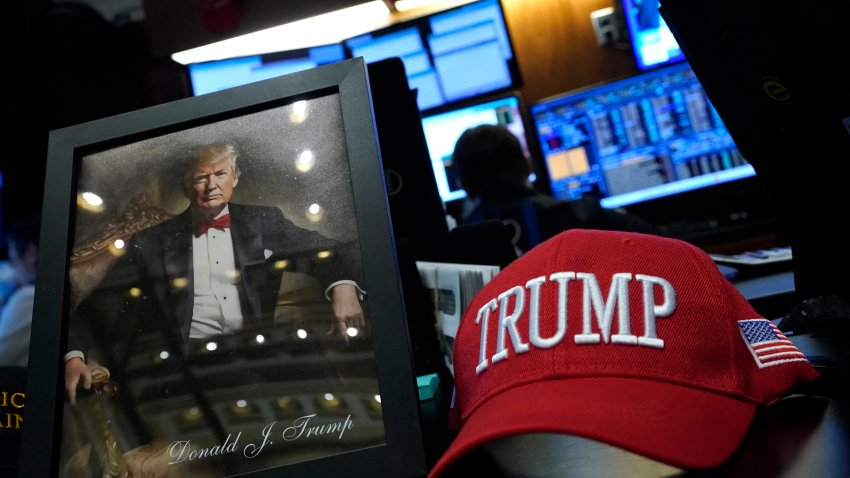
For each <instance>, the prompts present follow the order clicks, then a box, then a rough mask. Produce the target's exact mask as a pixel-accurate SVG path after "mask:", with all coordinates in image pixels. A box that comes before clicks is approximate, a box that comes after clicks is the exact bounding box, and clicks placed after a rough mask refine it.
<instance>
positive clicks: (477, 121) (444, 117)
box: [422, 94, 529, 203]
mask: <svg viewBox="0 0 850 478" xmlns="http://www.w3.org/2000/svg"><path fill="white" fill-rule="evenodd" d="M520 105H521V102H520V98H519V96H518V95H516V94H510V95H508V96H503V97H500V98H496V99H492V98H491V99H489V100H484V101H481V102H478V103H474V104H471V105H466V106H462V107H459V108H457V109H454V110H451V111H446V112H443V113H439V114H434V115H430V116H426V117H424V118H423V119H422V127H423V129H424V130H425V140H426V141H427V143H428V154H429V155H430V156H431V166H432V168H433V170H434V177H435V178H436V180H437V189H438V190H439V192H440V198H442V200H443V202H446V203H447V202H450V201H456V200H459V199H463V198H465V197H466V191H464V190H463V188H462V187H461V185H460V182H459V180H458V175H457V168H456V167H455V165H454V163H453V162H452V154H453V153H454V148H455V143H457V140H458V138H460V135H461V134H463V132H464V131H466V130H467V129H469V128H472V127H474V126H478V125H482V124H491V125H499V126H504V127H505V128H506V129H507V130H508V131H510V132H511V133H513V134H514V136H516V137H517V139H518V140H519V142H520V144H521V145H522V148H523V151H524V152H525V155H526V157H529V153H528V142H527V140H526V135H525V126H524V124H523V119H522V109H521V106H520Z"/></svg>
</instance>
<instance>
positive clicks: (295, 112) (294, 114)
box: [289, 100, 307, 124]
mask: <svg viewBox="0 0 850 478" xmlns="http://www.w3.org/2000/svg"><path fill="white" fill-rule="evenodd" d="M305 119H307V102H306V101H304V100H301V101H296V102H295V103H292V111H291V112H290V113H289V121H292V122H293V123H295V124H300V123H303V122H304V120H305Z"/></svg>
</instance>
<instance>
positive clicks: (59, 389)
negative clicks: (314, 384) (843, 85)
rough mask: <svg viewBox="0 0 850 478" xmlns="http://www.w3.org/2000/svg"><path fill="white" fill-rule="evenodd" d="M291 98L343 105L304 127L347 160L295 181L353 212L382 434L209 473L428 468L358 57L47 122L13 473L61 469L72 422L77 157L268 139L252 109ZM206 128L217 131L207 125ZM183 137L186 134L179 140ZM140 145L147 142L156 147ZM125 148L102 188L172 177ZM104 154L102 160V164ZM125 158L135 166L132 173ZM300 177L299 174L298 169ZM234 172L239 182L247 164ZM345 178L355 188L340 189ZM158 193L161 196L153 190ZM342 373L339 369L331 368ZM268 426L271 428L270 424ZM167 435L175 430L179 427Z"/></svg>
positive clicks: (79, 214) (341, 348)
mask: <svg viewBox="0 0 850 478" xmlns="http://www.w3.org/2000/svg"><path fill="white" fill-rule="evenodd" d="M333 99H335V100H333ZM298 101H306V104H307V105H308V106H310V105H311V104H316V105H318V106H322V105H324V104H333V103H335V102H336V103H338V105H339V107H338V108H339V110H338V114H337V115H336V118H335V119H334V118H331V119H327V120H325V124H327V125H330V126H329V127H330V128H331V131H330V133H331V134H328V131H326V130H322V129H321V128H319V131H317V130H316V128H309V130H310V131H311V133H310V134H312V135H318V136H317V138H318V141H319V142H321V143H322V144H324V143H326V142H331V141H332V139H328V138H336V141H337V143H336V144H337V145H338V146H340V147H339V148H331V151H330V152H329V153H328V155H330V156H333V157H335V158H342V159H337V161H342V162H343V166H344V167H343V168H342V170H343V176H342V177H343V179H342V180H340V181H339V182H338V183H337V184H335V185H334V184H331V186H330V187H329V189H327V190H324V189H321V187H320V186H317V184H322V183H328V182H331V183H333V181H334V177H323V178H321V180H317V181H316V182H314V183H311V184H310V185H307V186H306V189H304V188H305V186H304V185H301V187H302V189H301V190H300V191H302V193H303V191H308V190H310V191H311V192H312V193H316V194H319V196H320V197H324V196H322V194H325V195H326V196H333V197H325V199H327V200H328V201H330V202H333V200H335V203H333V204H332V206H333V207H330V208H326V210H327V211H329V215H331V216H333V212H334V211H338V210H339V209H340V208H341V209H342V210H343V212H346V211H347V212H350V213H351V214H352V217H353V224H354V227H353V230H351V229H348V228H346V227H344V226H343V227H342V228H343V229H345V231H344V232H347V233H348V234H349V235H352V236H353V242H354V243H355V244H356V245H358V246H359V248H358V249H357V250H359V253H360V258H359V261H360V264H359V265H360V270H361V271H362V276H361V277H360V280H361V281H362V282H363V284H362V285H361V286H362V288H363V289H365V291H366V294H367V297H366V299H365V302H366V305H365V306H364V308H365V309H367V314H366V315H367V327H366V329H368V330H369V334H368V338H369V341H367V342H366V345H365V346H361V348H360V349H358V350H361V351H363V350H365V351H367V352H368V351H369V350H371V352H372V353H373V354H374V355H373V356H374V380H375V382H376V383H377V386H378V390H379V396H380V397H379V398H380V399H379V400H378V397H377V396H376V397H375V400H376V401H378V403H379V405H380V406H379V408H378V409H379V410H380V420H381V421H382V422H383V438H382V439H380V437H379V438H378V439H377V443H375V442H374V441H375V440H372V441H369V440H367V441H365V442H364V443H363V444H362V445H360V444H357V443H355V444H353V445H352V446H350V447H349V448H350V449H345V450H339V449H337V448H333V447H331V450H332V451H329V452H327V454H326V455H323V454H321V453H320V454H319V455H318V456H312V457H310V458H307V459H303V460H302V459H293V460H289V459H287V460H289V461H287V460H282V464H280V465H274V464H272V465H264V466H261V467H260V468H258V469H252V468H251V466H247V467H243V466H236V467H234V468H233V469H232V470H231V471H227V469H224V470H222V471H221V473H222V474H221V475H216V474H215V473H213V475H214V476H235V475H239V476H250V477H266V476H280V474H281V472H283V473H285V474H286V476H394V477H405V476H422V475H424V474H425V472H426V465H425V458H424V450H423V444H422V435H421V431H420V418H419V406H418V396H417V391H416V380H415V377H414V373H413V365H412V359H411V349H410V341H409V335H408V331H407V324H406V321H405V314H404V307H403V299H402V293H401V287H400V281H399V271H398V269H397V263H396V258H395V252H394V251H395V249H394V244H393V236H392V232H391V228H390V223H389V219H388V217H389V212H388V205H387V199H386V194H385V187H384V183H383V176H382V168H381V161H380V153H379V149H378V146H377V142H376V133H375V125H374V119H373V116H372V108H371V102H370V95H369V88H368V79H367V73H366V69H365V66H364V64H363V61H362V59H359V58H358V59H352V60H345V61H343V62H339V63H335V64H330V65H325V66H321V67H318V68H315V69H311V70H307V71H302V72H298V73H293V74H290V75H286V76H282V77H278V78H274V79H270V80H266V81H262V82H258V83H253V84H249V85H245V86H241V87H238V88H234V89H229V90H224V91H220V92H216V93H212V94H208V95H202V96H197V97H192V98H187V99H184V100H179V101H175V102H172V103H167V104H163V105H158V106H154V107H151V108H147V109H144V110H139V111H134V112H130V113H126V114H122V115H118V116H114V117H110V118H105V119H101V120H96V121H92V122H89V123H85V124H80V125H76V126H71V127H67V128H64V129H60V130H56V131H53V132H51V134H50V139H49V148H48V161H47V174H46V185H47V186H46V189H45V195H44V210H43V223H42V224H43V225H42V237H41V255H40V260H39V269H38V282H37V284H36V303H35V308H34V316H33V325H32V342H31V350H30V361H29V377H30V379H29V383H28V388H27V405H26V414H25V422H24V423H25V426H24V431H23V443H22V444H23V446H22V449H23V451H22V453H21V460H20V468H19V470H20V471H19V472H20V476H29V477H54V476H61V475H62V473H63V471H62V470H61V469H60V448H61V443H62V441H63V434H64V433H66V431H65V430H66V428H67V427H66V425H65V421H66V420H67V419H69V413H70V412H69V411H68V410H70V409H69V405H68V403H67V402H68V400H67V398H66V393H65V390H64V378H63V375H64V365H63V363H64V359H63V357H64V354H65V353H66V352H67V350H68V347H69V344H68V341H69V337H68V336H69V327H70V325H69V324H70V315H71V313H70V309H71V307H72V305H73V303H74V302H73V300H74V299H73V297H72V296H73V295H74V294H73V290H72V289H73V288H72V287H71V283H70V282H71V280H70V279H69V276H70V267H71V266H70V264H71V261H72V254H73V253H74V252H75V249H74V247H75V245H79V243H80V237H78V236H79V235H80V234H81V231H82V228H83V227H84V226H85V224H84V223H85V218H86V217H89V216H91V215H92V213H90V212H85V211H82V210H81V209H80V207H81V206H79V205H78V202H79V196H80V194H81V191H82V189H81V188H82V187H83V186H82V184H83V183H84V182H85V181H86V179H87V177H88V178H90V177H94V176H93V173H90V171H89V170H88V169H86V168H87V167H88V166H86V168H84V167H83V163H84V158H95V157H97V158H101V156H98V155H103V154H106V156H103V157H108V156H109V154H110V152H115V151H124V149H122V148H128V147H131V146H134V145H145V146H150V145H151V144H153V145H154V146H156V145H162V144H165V146H166V147H171V146H173V148H174V151H178V150H179V147H181V146H188V145H190V144H192V143H193V142H195V143H197V141H198V140H199V139H200V138H201V137H209V136H216V140H219V139H221V138H219V136H228V135H230V136H237V137H238V138H237V142H239V141H242V143H243V144H244V143H248V144H251V139H252V138H254V139H257V141H258V142H260V139H259V138H262V139H263V140H265V139H266V138H267V133H269V132H270V131H271V130H269V129H268V127H269V126H268V124H267V123H268V122H266V121H257V119H258V118H259V119H264V118H267V116H268V115H271V116H275V115H280V114H283V112H284V111H288V112H290V113H291V112H292V108H293V105H294V104H295V103H296V102H298ZM324 101H328V103H323V102H324ZM315 102H318V103H315ZM256 115H259V116H256ZM328 115H329V117H333V116H334V114H328ZM293 121H295V120H293ZM213 125H215V126H213ZM222 125H224V126H222ZM228 125H230V126H228ZM210 128H217V129H215V130H214V131H211V130H210ZM205 131H206V133H205ZM199 132H200V133H199ZM223 132H224V133H227V134H222V133H223ZM210 133H213V134H210ZM286 133H287V134H283V132H278V134H276V135H271V136H275V137H276V138H277V139H275V141H277V143H275V144H285V143H286V142H287V141H289V142H292V141H293V140H297V139H298V137H297V135H296V136H295V138H294V139H293V136H292V135H291V134H290V133H291V131H287V132H286ZM240 135H241V136H240ZM161 138H166V139H167V141H164V140H162V139H161ZM322 138H324V139H322ZM157 141H159V143H157ZM181 142H185V143H186V144H185V145H181V144H178V143H181ZM137 149H139V150H146V151H147V150H151V149H155V148H147V147H146V148H137ZM121 154H123V157H125V158H130V157H131V156H133V157H132V159H124V160H123V161H125V162H124V163H122V164H121V165H120V166H116V167H112V168H111V169H110V168H106V169H105V170H104V171H105V172H100V173H98V174H100V176H98V178H99V179H98V181H100V184H102V185H103V186H104V187H106V186H109V187H111V188H112V189H114V190H117V191H118V192H119V193H120V192H121V191H127V190H128V189H132V187H133V181H132V180H133V179H134V178H136V179H138V180H140V181H143V180H144V178H145V177H150V174H151V173H150V171H146V170H151V169H152V170H153V171H154V172H153V173H152V174H153V177H156V178H159V179H161V180H162V181H166V180H170V179H171V176H173V175H174V171H173V170H172V169H170V168H171V163H170V162H167V163H165V164H168V166H159V165H158V164H159V163H156V164H154V163H153V162H152V160H150V161H151V163H150V164H145V157H144V156H143V155H142V156H134V155H131V154H129V153H127V152H126V151H124V152H123V153H120V154H119V156H120V155H121ZM175 155H176V153H175ZM256 155H257V153H255V156H256ZM244 156H245V155H243V156H240V161H248V162H246V163H244V164H243V165H242V168H243V170H244V169H249V166H250V165H251V162H250V159H248V160H246V159H242V158H244ZM85 161H89V159H85ZM100 161H101V162H99V163H97V164H108V162H106V163H103V160H100ZM86 164H88V163H86ZM116 164H117V163H116ZM128 168H129V169H131V170H132V171H133V172H132V173H127V171H126V170H127V169H128ZM133 168H136V169H133ZM158 168H162V169H158ZM110 171H111V172H110ZM115 171H121V173H120V174H118V173H115ZM346 173H347V176H346ZM116 174H117V175H116ZM145 174H148V176H144V175H145ZM274 177H275V174H274V173H273V172H270V171H269V170H262V171H261V172H255V173H254V175H253V176H251V178H252V180H258V181H266V182H265V183H263V184H266V186H265V188H266V189H265V190H263V187H260V186H258V187H255V188H254V189H255V190H259V191H260V193H261V194H258V197H259V196H275V194H276V193H277V192H278V191H283V190H285V187H283V186H280V187H278V185H277V184H278V183H269V182H267V181H269V180H272V181H273V180H274ZM280 179H284V178H280ZM289 179H290V181H282V182H284V183H287V182H288V183H292V182H293V181H292V179H293V178H289ZM295 180H296V181H295V182H296V183H297V180H298V178H295ZM241 181H242V182H244V181H246V174H245V172H243V173H242V178H241ZM270 184H272V185H273V186H269V185H270ZM311 185H312V186H311ZM349 187H350V191H351V193H350V197H348V196H346V195H345V194H342V195H341V196H339V195H337V193H339V191H345V190H346V189H347V188H349ZM316 191H318V192H316ZM329 192H333V193H334V194H333V195H331V194H330V193H329ZM296 193H297V192H296ZM303 194H307V193H303ZM163 197H165V198H167V197H169V196H168V194H166V193H162V194H161V197H160V198H159V199H158V200H159V201H164V199H163ZM234 197H235V196H234ZM346 198H348V200H346ZM153 202H154V203H156V202H157V199H154V201H153ZM338 215H339V214H338ZM84 216H85V217H84ZM287 217H289V215H288V216H287ZM99 230H101V231H102V230H105V229H99ZM320 232H321V231H320ZM364 335H365V334H364ZM322 340H324V341H325V342H326V341H327V340H330V339H327V338H325V339H322ZM364 340H365V339H364ZM258 341H259V339H258ZM356 343H357V340H356V339H352V343H350V344H348V345H345V344H344V343H343V342H342V340H341V339H340V340H339V341H338V343H336V344H332V345H330V346H329V347H330V349H331V350H332V352H333V353H331V354H329V355H333V356H335V357H336V356H340V355H343V356H344V354H345V353H346V352H347V351H348V350H350V349H351V348H352V347H355V348H356ZM323 350H325V349H323ZM341 368H342V369H345V367H341ZM337 373H338V374H344V373H345V372H344V370H343V372H339V369H337ZM163 380H165V379H164V378H163ZM128 388H129V387H128ZM81 393H82V392H81ZM350 416H351V415H349V417H350ZM340 420H341V419H340ZM274 431H275V433H278V429H277V428H275V429H274ZM261 438H262V437H256V438H255V439H254V440H253V441H257V442H258V443H259V440H260V439H261ZM174 439H175V440H179V439H180V437H174ZM243 440H245V441H243V443H241V444H239V447H240V448H241V447H242V446H243V445H245V444H247V443H251V440H249V439H247V437H243ZM232 442H233V441H232V440H231V444H232ZM222 445H223V444H222ZM223 448H224V446H222V447H221V449H223ZM320 448H321V447H320ZM124 449H125V451H126V448H124ZM229 459H232V460H239V459H244V458H241V455H233V456H232V457H222V458H221V460H225V461H226V460H229ZM290 461H291V462H290ZM219 463H220V462H219ZM284 469H285V471H284ZM216 473H217V472H216Z"/></svg>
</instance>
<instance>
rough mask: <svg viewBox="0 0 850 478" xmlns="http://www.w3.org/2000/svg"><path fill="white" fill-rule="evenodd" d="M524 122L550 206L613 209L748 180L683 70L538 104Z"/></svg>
mask: <svg viewBox="0 0 850 478" xmlns="http://www.w3.org/2000/svg"><path fill="white" fill-rule="evenodd" d="M531 120H532V122H533V124H534V130H535V133H536V135H537V138H538V144H539V147H540V152H541V158H542V159H543V162H544V163H545V165H546V170H547V172H548V176H549V183H550V187H551V192H552V196H554V197H555V198H557V199H562V200H571V199H577V198H580V197H582V196H583V195H585V194H596V195H598V196H599V197H601V204H602V206H603V207H607V208H615V207H621V206H628V205H631V204H636V203H640V202H643V201H648V200H651V199H657V198H662V197H665V196H671V195H674V194H680V193H684V192H687V191H692V190H695V189H700V188H705V187H708V186H713V185H717V184H720V183H725V182H730V181H734V180H737V179H742V178H746V177H750V176H754V175H755V171H754V170H753V167H752V166H751V165H750V164H749V163H748V162H747V161H746V160H745V159H744V157H743V156H742V155H741V153H740V152H739V151H738V148H737V146H736V145H735V142H734V141H733V140H732V136H731V135H730V134H729V132H728V131H727V129H726V127H725V126H724V125H723V122H722V121H721V120H720V116H719V115H718V114H717V111H716V110H715V109H714V107H713V106H712V105H711V103H710V102H709V100H708V97H707V96H706V93H705V91H704V90H703V88H702V86H701V85H700V82H699V81H698V80H697V77H696V75H695V74H694V72H693V70H691V68H690V66H689V65H688V64H687V63H680V64H676V65H671V66H667V67H664V68H660V69H656V70H653V71H650V72H647V73H643V74H640V75H637V76H633V77H630V78H626V79H623V80H619V81H614V82H610V83H606V84H602V85H597V86H593V87H590V88H587V89H584V90H581V91H577V92H573V93H568V94H566V95H563V96H558V97H554V98H549V99H544V100H542V101H540V102H538V103H537V104H534V105H532V107H531Z"/></svg>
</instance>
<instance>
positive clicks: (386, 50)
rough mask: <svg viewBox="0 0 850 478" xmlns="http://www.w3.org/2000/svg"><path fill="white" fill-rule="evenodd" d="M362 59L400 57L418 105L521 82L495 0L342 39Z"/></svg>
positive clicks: (422, 107)
mask: <svg viewBox="0 0 850 478" xmlns="http://www.w3.org/2000/svg"><path fill="white" fill-rule="evenodd" d="M343 43H344V44H345V47H346V49H347V50H348V56H350V57H361V56H362V57H363V59H364V60H365V61H366V63H372V62H374V61H379V60H383V59H386V58H391V57H400V58H401V59H402V61H403V62H404V67H405V71H406V73H407V81H408V83H409V84H410V88H411V89H415V90H416V92H417V104H418V106H419V109H420V110H421V111H426V110H431V109H434V108H438V107H440V106H444V105H447V104H450V103H455V102H459V101H463V100H468V99H471V98H474V97H476V96H480V95H484V94H489V93H494V92H496V91H500V90H505V89H509V88H513V87H516V86H519V84H520V77H519V69H518V68H517V65H516V59H515V58H514V51H513V47H512V45H511V40H510V37H509V35H508V29H507V26H506V25H505V19H504V14H503V12H502V6H501V3H500V2H499V1H498V0H479V1H477V2H473V3H470V4H467V5H463V6H461V7H457V8H453V9H450V10H446V11H443V12H439V13H435V14H432V15H428V16H425V17H421V18H417V19H415V20H410V21H408V22H404V23H401V24H398V25H393V26H391V27H387V28H385V29H382V30H377V31H374V32H370V33H367V34H364V35H360V36H357V37H354V38H349V39H347V40H345V41H344V42H343Z"/></svg>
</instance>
